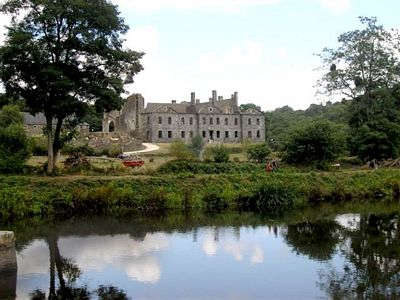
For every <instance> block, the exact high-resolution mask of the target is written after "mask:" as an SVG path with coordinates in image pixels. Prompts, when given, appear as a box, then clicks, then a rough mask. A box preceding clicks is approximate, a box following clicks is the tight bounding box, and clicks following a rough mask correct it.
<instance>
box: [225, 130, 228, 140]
mask: <svg viewBox="0 0 400 300" xmlns="http://www.w3.org/2000/svg"><path fill="white" fill-rule="evenodd" d="M225 138H226V139H229V131H225Z"/></svg>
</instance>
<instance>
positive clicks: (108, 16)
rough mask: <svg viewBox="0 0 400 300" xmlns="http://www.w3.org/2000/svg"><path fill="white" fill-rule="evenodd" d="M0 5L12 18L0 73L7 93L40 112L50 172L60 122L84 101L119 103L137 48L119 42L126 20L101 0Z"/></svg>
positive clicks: (26, 0) (79, 111)
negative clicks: (44, 124)
mask: <svg viewBox="0 0 400 300" xmlns="http://www.w3.org/2000/svg"><path fill="white" fill-rule="evenodd" d="M0 11H1V12H2V13H7V14H11V15H13V16H14V17H15V18H13V21H12V22H11V24H10V26H9V27H8V34H7V38H6V41H5V45H4V46H3V47H0V78H1V80H2V82H3V84H4V86H5V89H6V93H7V95H9V96H12V97H16V98H19V97H20V98H22V99H24V100H25V103H26V106H27V108H28V109H29V111H30V112H31V113H38V112H43V113H44V115H45V117H46V122H47V126H46V132H45V133H46V134H47V137H48V172H49V173H51V172H52V171H53V169H54V166H55V163H56V159H57V153H58V151H59V150H60V149H61V139H60V136H61V131H62V127H63V123H64V121H65V120H67V119H76V120H80V119H81V118H82V117H83V116H84V115H85V114H86V111H87V108H88V105H89V104H94V105H95V107H96V109H97V110H98V111H103V110H105V111H110V110H113V109H118V108H120V105H121V102H122V99H121V94H122V93H123V92H124V84H126V83H132V82H133V77H134V75H136V74H137V73H138V72H140V71H141V70H142V66H141V64H140V59H141V58H142V56H143V55H144V54H143V53H138V52H135V51H132V50H128V49H125V48H124V47H123V39H122V35H123V34H125V33H126V32H127V30H128V26H127V25H126V24H125V23H124V20H123V19H122V18H121V17H120V13H119V11H118V9H117V7H116V6H115V5H113V4H111V3H110V2H109V1H108V0H91V1H82V0H6V1H5V2H4V3H3V4H2V5H1V6H0ZM22 15H23V16H24V17H22V18H20V19H18V18H16V16H22ZM53 122H55V126H53Z"/></svg>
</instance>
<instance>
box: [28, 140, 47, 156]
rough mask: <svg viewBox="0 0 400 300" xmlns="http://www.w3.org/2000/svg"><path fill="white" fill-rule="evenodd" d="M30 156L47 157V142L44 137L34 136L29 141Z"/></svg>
mask: <svg viewBox="0 0 400 300" xmlns="http://www.w3.org/2000/svg"><path fill="white" fill-rule="evenodd" d="M30 147H31V151H32V155H34V156H47V140H46V138H45V137H44V136H35V137H31V139H30Z"/></svg>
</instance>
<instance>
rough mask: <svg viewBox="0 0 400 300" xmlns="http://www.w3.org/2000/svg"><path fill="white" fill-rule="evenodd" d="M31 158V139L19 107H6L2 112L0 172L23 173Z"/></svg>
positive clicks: (0, 116)
mask: <svg viewBox="0 0 400 300" xmlns="http://www.w3.org/2000/svg"><path fill="white" fill-rule="evenodd" d="M29 156H30V145H29V139H28V137H27V135H26V133H25V130H24V128H23V126H22V116H21V114H20V113H19V111H18V107H16V106H8V105H6V106H4V107H3V110H2V111H1V112H0V172H4V173H15V172H21V171H22V169H23V167H24V165H25V162H26V161H27V159H28V158H29Z"/></svg>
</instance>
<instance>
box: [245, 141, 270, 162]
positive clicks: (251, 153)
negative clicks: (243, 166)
mask: <svg viewBox="0 0 400 300" xmlns="http://www.w3.org/2000/svg"><path fill="white" fill-rule="evenodd" d="M270 153H271V150H270V149H269V147H268V145H267V144H266V143H263V144H258V145H252V146H249V147H248V148H247V157H248V159H249V160H250V161H255V162H258V163H264V162H266V160H267V158H268V155H269V154H270Z"/></svg>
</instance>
